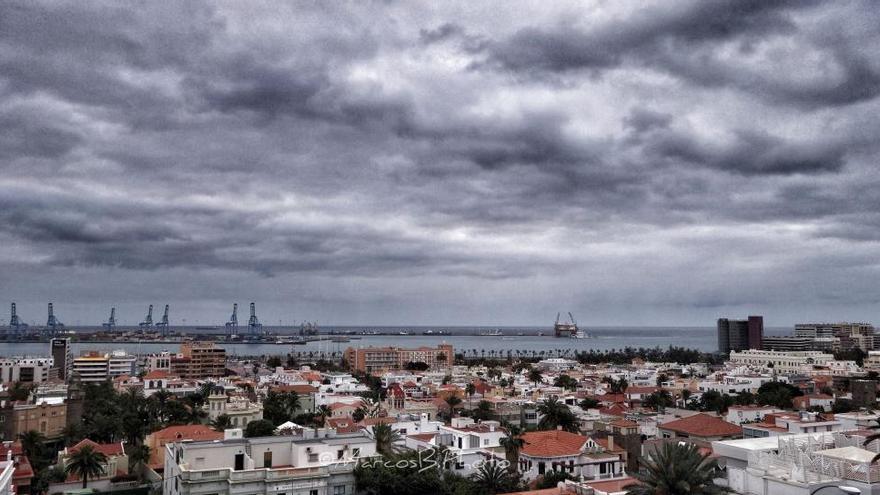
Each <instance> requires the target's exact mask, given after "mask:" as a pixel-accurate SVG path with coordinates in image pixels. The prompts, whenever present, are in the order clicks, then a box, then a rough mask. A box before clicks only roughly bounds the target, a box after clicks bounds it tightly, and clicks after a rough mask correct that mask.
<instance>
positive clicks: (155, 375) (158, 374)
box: [144, 370, 171, 380]
mask: <svg viewBox="0 0 880 495" xmlns="http://www.w3.org/2000/svg"><path fill="white" fill-rule="evenodd" d="M169 376H171V375H170V374H169V373H168V372H167V371H162V370H153V371H151V372H149V373H147V374H146V375H144V380H161V379H163V378H168V377H169Z"/></svg>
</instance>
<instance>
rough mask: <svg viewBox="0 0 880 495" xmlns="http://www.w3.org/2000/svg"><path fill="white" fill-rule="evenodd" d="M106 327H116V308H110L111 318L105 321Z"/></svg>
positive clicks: (108, 328) (109, 328)
mask: <svg viewBox="0 0 880 495" xmlns="http://www.w3.org/2000/svg"><path fill="white" fill-rule="evenodd" d="M104 328H106V329H107V330H113V329H114V328H116V308H110V318H108V319H107V322H106V323H104Z"/></svg>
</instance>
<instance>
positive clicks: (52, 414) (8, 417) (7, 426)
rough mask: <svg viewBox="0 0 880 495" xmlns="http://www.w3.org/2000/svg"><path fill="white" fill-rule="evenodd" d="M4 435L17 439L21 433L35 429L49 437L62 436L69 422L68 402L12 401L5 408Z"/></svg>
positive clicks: (3, 417)
mask: <svg viewBox="0 0 880 495" xmlns="http://www.w3.org/2000/svg"><path fill="white" fill-rule="evenodd" d="M2 420H3V435H4V438H5V439H6V440H15V439H17V438H18V437H19V435H21V434H23V433H26V432H28V431H31V430H34V431H38V432H40V433H42V434H43V435H44V436H45V437H46V438H48V439H57V438H61V435H62V432H63V430H64V427H65V425H66V424H67V404H65V403H57V404H49V403H47V402H43V403H40V404H25V403H12V404H10V405H8V406H7V407H6V408H4V409H3V415H2Z"/></svg>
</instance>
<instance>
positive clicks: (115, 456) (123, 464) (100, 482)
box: [49, 438, 128, 493]
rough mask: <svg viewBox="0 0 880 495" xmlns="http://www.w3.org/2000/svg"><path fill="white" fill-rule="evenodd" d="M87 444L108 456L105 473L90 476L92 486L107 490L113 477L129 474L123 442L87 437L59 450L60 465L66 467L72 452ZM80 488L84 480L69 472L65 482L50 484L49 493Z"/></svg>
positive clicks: (90, 485) (103, 467) (104, 466)
mask: <svg viewBox="0 0 880 495" xmlns="http://www.w3.org/2000/svg"><path fill="white" fill-rule="evenodd" d="M86 445H89V446H91V447H92V449H94V450H95V451H96V452H100V453H102V454H104V456H105V457H106V458H107V461H106V462H105V463H104V464H103V465H102V469H103V474H101V476H98V477H96V478H91V477H90V478H89V487H90V488H95V489H98V490H101V491H107V490H109V488H110V485H111V479H113V478H115V477H117V476H125V475H127V474H128V456H127V455H126V454H125V449H124V448H123V445H122V442H115V443H97V442H93V441H91V440H89V439H87V438H86V439H84V440H82V441H80V442H79V443H78V444H76V445H74V446H73V447H65V448H64V449H63V450H61V451H59V452H58V465H59V466H61V468H66V467H67V464H68V462H69V460H70V456H71V454H74V453H76V452H78V451H79V449H81V448H83V447H84V446H86ZM80 488H82V480H81V479H80V478H79V477H78V476H76V475H74V474H68V475H67V479H65V480H64V482H62V483H52V484H50V485H49V493H56V492H65V491H69V490H79V489H80Z"/></svg>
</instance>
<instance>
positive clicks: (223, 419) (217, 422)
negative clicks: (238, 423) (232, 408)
mask: <svg viewBox="0 0 880 495" xmlns="http://www.w3.org/2000/svg"><path fill="white" fill-rule="evenodd" d="M211 428H213V429H214V431H225V430H228V429H229V428H232V418H230V417H229V415H228V414H221V415H219V416H217V418H216V419H214V421H211Z"/></svg>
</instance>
